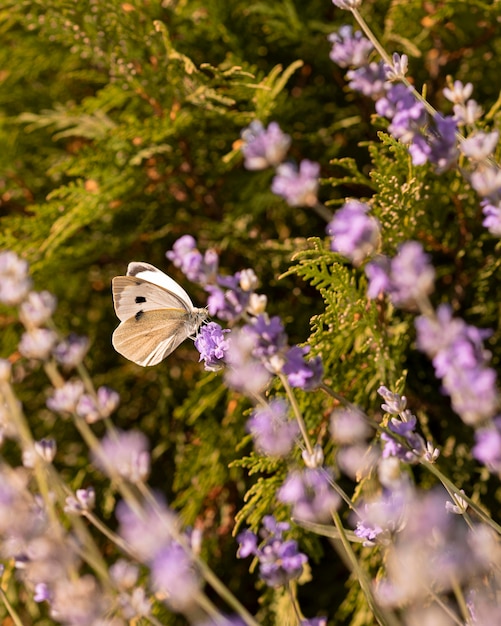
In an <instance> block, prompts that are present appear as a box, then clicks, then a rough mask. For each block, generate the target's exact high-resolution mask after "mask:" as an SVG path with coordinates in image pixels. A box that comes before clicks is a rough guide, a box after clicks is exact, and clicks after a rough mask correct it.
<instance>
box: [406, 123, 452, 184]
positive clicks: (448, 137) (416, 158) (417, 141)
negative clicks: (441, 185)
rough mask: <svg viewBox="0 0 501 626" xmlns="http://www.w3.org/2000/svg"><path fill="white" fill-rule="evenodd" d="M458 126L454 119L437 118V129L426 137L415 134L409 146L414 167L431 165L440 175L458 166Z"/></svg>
mask: <svg viewBox="0 0 501 626" xmlns="http://www.w3.org/2000/svg"><path fill="white" fill-rule="evenodd" d="M456 133H457V124H456V121H455V120H454V118H452V117H439V116H436V117H435V128H430V130H429V132H428V133H427V134H426V135H423V134H415V135H414V137H413V139H412V143H411V145H410V146H409V154H410V155H411V158H412V162H413V164H414V165H423V164H424V163H427V162H428V163H431V164H433V165H435V171H436V172H437V173H438V174H440V173H442V172H445V171H446V170H448V169H449V168H450V167H452V166H453V165H456V163H457V159H458V156H459V150H458V146H457V138H456Z"/></svg>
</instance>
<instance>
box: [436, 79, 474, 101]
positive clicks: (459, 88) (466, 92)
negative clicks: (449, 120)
mask: <svg viewBox="0 0 501 626" xmlns="http://www.w3.org/2000/svg"><path fill="white" fill-rule="evenodd" d="M442 93H443V94H444V96H445V97H446V98H447V100H449V101H450V102H452V103H454V104H464V103H465V102H466V101H467V100H468V98H469V97H470V96H471V94H472V93H473V85H472V84H471V83H466V85H463V83H462V82H461V81H460V80H455V81H454V84H453V85H451V86H450V87H445V88H444V89H443V91H442Z"/></svg>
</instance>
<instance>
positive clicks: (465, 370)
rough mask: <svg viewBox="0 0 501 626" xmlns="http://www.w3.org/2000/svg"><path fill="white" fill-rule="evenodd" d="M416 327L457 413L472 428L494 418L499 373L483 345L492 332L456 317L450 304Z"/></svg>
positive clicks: (422, 347) (420, 343) (420, 319)
mask: <svg viewBox="0 0 501 626" xmlns="http://www.w3.org/2000/svg"><path fill="white" fill-rule="evenodd" d="M415 326H416V330H417V345H418V348H419V349H420V350H422V351H423V352H425V353H426V354H427V355H428V356H429V357H430V358H432V362H433V365H434V367H435V373H436V375H437V376H438V377H439V378H441V379H442V384H443V389H444V391H445V392H446V393H447V394H448V395H449V396H450V397H451V402H452V408H453V409H454V411H455V412H456V413H457V414H458V415H459V416H460V417H461V419H462V420H463V421H464V422H465V423H466V424H470V425H474V424H478V423H481V422H482V421H483V420H485V419H488V418H490V417H492V416H493V415H494V414H495V412H496V411H497V409H498V406H499V401H500V398H499V394H498V391H497V386H496V372H495V370H493V369H491V368H489V367H488V366H487V363H488V361H489V359H490V354H489V353H488V352H487V351H486V350H485V348H484V346H483V340H484V339H485V338H486V337H487V336H489V334H490V332H489V331H485V330H479V329H478V328H475V327H474V326H470V325H468V324H466V323H465V322H464V321H463V320H460V319H457V318H453V317H452V312H451V310H450V308H449V307H448V306H446V305H441V306H439V307H438V309H437V315H436V318H435V319H430V318H428V317H425V316H419V317H418V318H416V320H415Z"/></svg>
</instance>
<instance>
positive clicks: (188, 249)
mask: <svg viewBox="0 0 501 626" xmlns="http://www.w3.org/2000/svg"><path fill="white" fill-rule="evenodd" d="M165 256H166V257H167V258H168V259H169V260H170V261H172V263H174V265H175V266H176V267H179V268H180V270H181V271H182V272H183V274H184V275H185V276H186V277H187V278H189V279H190V280H192V281H193V282H197V283H200V284H201V285H206V284H207V283H210V282H212V281H213V280H214V278H215V276H216V272H217V267H218V263H219V259H218V255H217V253H216V252H215V251H214V250H207V251H206V252H205V254H204V255H202V253H201V252H199V251H198V250H197V243H196V241H195V239H194V238H193V237H192V236H191V235H184V236H183V237H180V238H179V239H178V240H177V241H176V242H175V243H174V245H173V246H172V250H169V251H168V252H166V253H165Z"/></svg>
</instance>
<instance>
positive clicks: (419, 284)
mask: <svg viewBox="0 0 501 626" xmlns="http://www.w3.org/2000/svg"><path fill="white" fill-rule="evenodd" d="M365 271H366V274H367V276H368V278H369V288H368V291H367V293H368V295H369V297H371V298H374V297H376V296H377V295H378V294H379V293H380V291H385V292H386V293H388V294H389V296H390V300H391V301H392V302H393V304H395V305H396V306H414V305H415V304H416V303H418V302H420V301H421V300H422V299H423V298H425V297H426V296H428V295H429V294H430V293H431V292H432V291H433V287H434V279H435V271H434V269H433V266H432V265H431V264H430V262H429V257H428V255H427V254H425V253H424V251H423V248H422V246H421V244H420V243H418V242H417V241H408V242H406V243H404V244H403V245H402V246H401V247H400V250H399V252H398V254H397V255H396V256H395V257H394V258H393V259H392V260H391V262H389V261H387V260H384V259H383V260H380V259H376V260H374V261H371V262H370V263H369V264H368V265H367V266H366V268H365Z"/></svg>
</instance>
